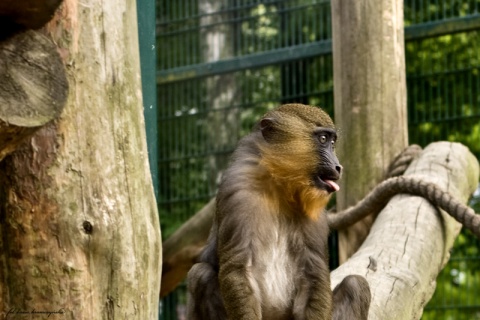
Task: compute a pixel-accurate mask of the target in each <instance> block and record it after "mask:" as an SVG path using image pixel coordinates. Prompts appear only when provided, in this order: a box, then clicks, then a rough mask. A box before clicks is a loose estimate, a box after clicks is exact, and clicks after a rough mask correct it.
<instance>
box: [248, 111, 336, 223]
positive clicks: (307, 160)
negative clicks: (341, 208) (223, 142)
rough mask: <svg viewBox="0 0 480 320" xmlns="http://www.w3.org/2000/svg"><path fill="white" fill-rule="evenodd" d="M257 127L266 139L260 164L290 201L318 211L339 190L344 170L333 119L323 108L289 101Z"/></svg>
mask: <svg viewBox="0 0 480 320" xmlns="http://www.w3.org/2000/svg"><path fill="white" fill-rule="evenodd" d="M257 130H260V132H261V134H262V137H263V140H264V142H263V143H261V144H260V150H261V153H262V158H261V161H260V164H261V165H262V166H263V167H264V168H265V169H266V170H267V171H268V173H269V174H270V176H271V178H272V180H273V181H274V182H275V183H276V184H277V185H278V186H280V187H281V188H282V190H283V192H284V193H285V196H286V198H287V199H289V201H290V202H296V203H301V205H302V206H303V207H304V208H303V209H304V211H306V213H307V215H309V216H310V215H316V214H317V215H318V212H316V211H317V210H318V209H319V208H318V207H322V208H323V207H324V206H325V205H326V203H327V202H328V200H329V198H330V196H331V194H332V193H333V192H335V191H338V190H339V187H338V184H337V183H336V181H337V180H338V179H339V178H340V176H341V171H342V166H341V165H340V163H339V162H338V159H337V156H336V155H335V142H336V139H337V134H336V130H335V126H334V124H333V121H332V119H331V118H330V117H329V116H328V114H327V113H325V112H324V111H323V110H321V109H320V108H316V107H312V106H307V105H303V104H286V105H282V106H280V107H278V108H276V109H274V110H272V111H270V112H268V113H267V114H265V115H264V116H263V118H262V119H261V120H260V122H259V123H258V125H257ZM312 210H313V211H315V213H314V212H312Z"/></svg>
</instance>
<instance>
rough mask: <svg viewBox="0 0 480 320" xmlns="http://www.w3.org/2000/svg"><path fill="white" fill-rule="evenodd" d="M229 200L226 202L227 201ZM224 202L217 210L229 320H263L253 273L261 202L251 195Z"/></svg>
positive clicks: (221, 276) (221, 274) (222, 284)
mask: <svg viewBox="0 0 480 320" xmlns="http://www.w3.org/2000/svg"><path fill="white" fill-rule="evenodd" d="M225 198H226V199H225ZM225 198H223V197H222V196H220V201H219V203H218V206H219V208H221V209H220V211H221V212H224V213H227V214H225V215H224V216H221V217H220V223H219V228H218V238H217V239H218V256H219V261H220V270H219V282H220V290H221V292H222V297H223V302H224V305H225V309H226V311H227V315H228V318H229V319H236V320H237V319H238V320H256V319H261V305H260V300H259V297H258V287H257V288H255V283H256V282H255V279H254V278H253V276H252V274H251V273H250V271H251V270H250V268H249V266H251V264H252V260H253V256H252V251H253V250H252V246H253V241H254V240H253V239H252V234H253V232H252V230H253V228H254V220H255V216H254V215H255V214H259V213H261V212H262V211H261V207H260V208H259V205H260V202H259V201H255V200H256V199H255V198H256V197H255V196H254V195H251V194H241V193H240V192H237V193H236V194H234V195H232V196H229V197H225Z"/></svg>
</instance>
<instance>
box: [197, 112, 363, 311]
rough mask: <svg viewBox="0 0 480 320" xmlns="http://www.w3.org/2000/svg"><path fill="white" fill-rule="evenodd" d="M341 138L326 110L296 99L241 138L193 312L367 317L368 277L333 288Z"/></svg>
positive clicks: (224, 184) (204, 258)
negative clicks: (331, 205) (333, 214)
mask: <svg viewBox="0 0 480 320" xmlns="http://www.w3.org/2000/svg"><path fill="white" fill-rule="evenodd" d="M336 139H337V134H336V131H335V127H334V124H333V122H332V120H331V119H330V117H329V116H328V115H327V114H326V113H325V112H324V111H322V110H321V109H319V108H315V107H311V106H306V105H301V104H287V105H283V106H280V107H278V108H277V109H274V110H273V111H270V112H268V113H267V114H266V115H265V116H264V117H263V118H262V119H261V120H260V122H258V123H257V125H256V126H255V128H254V130H253V132H252V133H251V134H250V135H248V136H246V137H245V138H243V139H242V140H241V141H240V142H239V144H238V147H237V149H236V151H235V152H234V154H233V158H232V162H231V165H230V167H229V168H228V169H227V171H226V172H225V173H224V175H223V179H222V182H221V185H220V188H219V190H218V194H217V208H216V214H215V220H214V224H213V226H212V230H211V232H210V236H209V239H208V244H207V246H206V247H205V249H204V251H203V253H202V255H201V257H200V261H199V262H198V263H197V264H195V265H194V266H193V267H192V269H191V270H190V272H189V273H188V292H189V302H188V319H190V320H193V319H196V320H197V319H198V320H207V319H208V320H216V319H231V320H254V319H264V320H265V319H275V320H281V319H332V318H333V319H349V320H355V319H367V315H368V308H369V304H370V290H369V286H368V283H367V282H366V280H365V279H364V278H363V277H361V276H349V277H347V278H345V279H344V280H343V282H342V283H340V284H339V285H338V286H337V287H336V288H335V290H334V292H333V294H332V291H331V289H330V272H329V269H328V248H327V237H328V233H329V229H328V224H327V218H326V214H325V212H324V209H325V206H326V204H327V202H328V200H329V199H330V196H331V195H332V193H333V192H335V191H338V190H339V187H338V185H337V183H336V181H337V180H338V179H339V178H340V175H341V171H342V166H341V165H340V163H339V162H338V159H337V157H336V155H335V142H336Z"/></svg>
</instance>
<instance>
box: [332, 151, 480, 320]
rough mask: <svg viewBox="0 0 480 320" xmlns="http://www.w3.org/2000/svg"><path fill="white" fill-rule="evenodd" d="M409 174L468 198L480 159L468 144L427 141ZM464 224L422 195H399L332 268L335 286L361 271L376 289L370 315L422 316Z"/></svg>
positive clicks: (477, 176)
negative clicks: (351, 251)
mask: <svg viewBox="0 0 480 320" xmlns="http://www.w3.org/2000/svg"><path fill="white" fill-rule="evenodd" d="M405 175H406V176H415V177H419V178H421V179H422V180H424V181H427V182H431V183H435V184H437V185H438V186H439V187H441V188H442V189H443V190H445V191H448V192H449V193H450V194H451V195H452V196H453V197H455V198H456V199H458V200H459V201H460V202H462V203H466V202H467V200H468V198H469V196H470V195H471V194H472V193H473V191H475V189H476V187H477V184H478V178H479V165H478V161H477V159H476V158H475V156H474V155H473V154H472V153H470V151H469V150H468V149H467V148H466V147H465V146H463V145H461V144H459V143H450V142H438V143H433V144H431V145H429V146H428V147H427V148H426V149H425V150H424V151H423V152H422V154H421V155H420V158H418V159H417V160H415V161H414V162H413V163H412V164H411V165H410V166H409V168H408V169H407V171H406V172H405ZM460 228H461V225H460V224H459V223H458V222H456V221H455V220H454V219H453V218H452V217H450V216H449V215H448V214H447V213H445V212H443V211H439V210H437V209H436V208H435V207H433V206H432V205H431V204H430V203H429V202H428V201H426V200H425V199H423V198H419V197H413V196H407V195H398V196H395V197H394V198H392V200H390V202H389V204H388V205H387V206H386V207H385V208H384V209H383V210H382V212H381V213H380V214H379V215H378V217H377V219H376V221H375V223H374V224H373V226H372V229H371V231H370V234H369V235H368V237H367V239H366V240H365V242H364V243H363V245H362V246H361V247H360V249H359V250H358V251H357V252H356V253H355V254H354V255H353V256H352V257H351V258H350V259H349V260H348V261H347V262H346V263H344V264H343V265H341V266H340V267H339V268H338V269H336V270H335V271H334V272H332V288H333V287H335V286H336V285H337V284H338V283H340V281H341V280H342V279H343V278H344V277H345V276H347V275H349V274H360V275H363V276H365V277H366V279H367V281H368V282H369V284H370V290H371V292H372V304H371V308H370V312H369V317H368V319H372V320H373V319H382V320H383V319H405V320H411V319H419V318H420V317H421V315H422V312H423V308H424V306H425V305H426V304H427V302H428V301H429V300H430V298H431V297H432V295H433V292H434V291H435V279H436V278H437V276H438V274H439V272H440V271H441V270H442V269H443V267H444V266H445V264H446V263H447V261H448V259H449V257H450V253H449V251H450V249H451V248H452V246H453V242H454V241H455V238H456V237H457V235H458V233H459V231H460Z"/></svg>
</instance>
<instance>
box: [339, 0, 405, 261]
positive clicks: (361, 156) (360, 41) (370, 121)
mask: <svg viewBox="0 0 480 320" xmlns="http://www.w3.org/2000/svg"><path fill="white" fill-rule="evenodd" d="M331 5H332V25H333V62H334V98H335V123H336V126H337V128H338V129H339V130H340V138H339V141H338V147H337V153H338V157H339V159H340V162H341V163H342V165H343V166H344V169H345V170H344V174H343V178H342V180H341V182H340V186H341V190H340V192H339V193H338V194H337V210H338V211H340V210H343V209H345V208H347V207H349V206H351V205H354V204H355V203H357V202H358V201H359V200H360V199H362V198H363V197H364V196H365V195H366V194H367V193H368V191H370V190H371V189H372V188H373V187H374V186H375V185H376V184H378V183H379V182H380V181H381V180H383V177H384V174H385V171H386V169H387V167H388V165H389V163H390V161H391V160H392V159H393V158H394V157H395V155H396V154H398V153H399V152H400V151H402V150H403V149H404V148H405V147H406V146H407V144H408V137H407V109H406V83H405V61H404V37H403V2H402V1H401V0H366V1H345V0H332V4H331ZM372 221H373V217H367V219H365V220H362V221H360V222H358V223H357V224H355V225H354V226H352V227H351V228H350V229H348V230H346V231H342V232H340V233H339V234H340V236H339V242H340V243H339V246H340V262H341V263H342V262H344V261H345V260H346V259H347V258H348V257H349V256H351V255H352V254H353V253H354V252H355V251H356V250H357V248H358V247H359V246H360V245H361V243H362V242H363V240H364V239H365V237H366V235H367V233H368V231H369V229H370V226H371V223H372Z"/></svg>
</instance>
